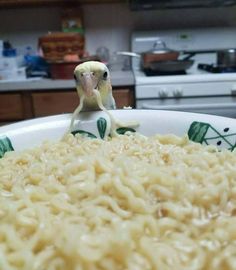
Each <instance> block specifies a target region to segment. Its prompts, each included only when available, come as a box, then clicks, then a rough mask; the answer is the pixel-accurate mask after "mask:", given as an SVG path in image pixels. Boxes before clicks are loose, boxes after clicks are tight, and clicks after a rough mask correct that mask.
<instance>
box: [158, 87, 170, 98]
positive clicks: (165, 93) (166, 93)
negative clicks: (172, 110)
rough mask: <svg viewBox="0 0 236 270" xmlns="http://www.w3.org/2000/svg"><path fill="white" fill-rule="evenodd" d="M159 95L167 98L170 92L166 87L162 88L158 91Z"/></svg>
mask: <svg viewBox="0 0 236 270" xmlns="http://www.w3.org/2000/svg"><path fill="white" fill-rule="evenodd" d="M158 95H159V97H160V98H167V97H168V92H167V91H166V90H165V89H161V90H159V91H158Z"/></svg>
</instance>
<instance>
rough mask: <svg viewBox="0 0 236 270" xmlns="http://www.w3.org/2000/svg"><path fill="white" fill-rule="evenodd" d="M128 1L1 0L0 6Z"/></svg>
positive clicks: (118, 1) (118, 0)
mask: <svg viewBox="0 0 236 270" xmlns="http://www.w3.org/2000/svg"><path fill="white" fill-rule="evenodd" d="M122 2H123V3H126V2H127V1H126V0H0V7H9V8H11V7H32V6H52V5H55V6H58V5H68V4H77V3H78V4H104V3H108V4H109V3H122Z"/></svg>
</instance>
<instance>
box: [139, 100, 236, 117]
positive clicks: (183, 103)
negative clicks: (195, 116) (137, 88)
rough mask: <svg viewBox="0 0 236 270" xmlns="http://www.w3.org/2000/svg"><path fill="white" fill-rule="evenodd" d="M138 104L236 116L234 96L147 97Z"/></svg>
mask: <svg viewBox="0 0 236 270" xmlns="http://www.w3.org/2000/svg"><path fill="white" fill-rule="evenodd" d="M136 105H137V108H138V109H150V110H173V111H185V112H195V113H205V114H213V115H219V116H225V117H232V118H236V100H235V97H232V96H228V97H207V98H206V97H202V98H199V97H198V98H183V99H178V100H174V99H163V100H161V99H150V100H149V99H147V100H138V101H137V104H136Z"/></svg>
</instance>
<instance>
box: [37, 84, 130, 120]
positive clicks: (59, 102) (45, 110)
mask: <svg viewBox="0 0 236 270" xmlns="http://www.w3.org/2000/svg"><path fill="white" fill-rule="evenodd" d="M113 96H114V98H115V101H116V105H117V109H121V108H123V107H124V106H125V107H127V106H134V97H133V91H132V90H131V89H128V88H127V89H115V90H113ZM78 104H79V97H78V95H77V93H76V91H63V92H62V91H53V92H39V93H32V106H33V114H34V116H35V117H40V116H47V115H53V114H60V113H71V112H73V111H74V110H75V108H76V107H77V106H78Z"/></svg>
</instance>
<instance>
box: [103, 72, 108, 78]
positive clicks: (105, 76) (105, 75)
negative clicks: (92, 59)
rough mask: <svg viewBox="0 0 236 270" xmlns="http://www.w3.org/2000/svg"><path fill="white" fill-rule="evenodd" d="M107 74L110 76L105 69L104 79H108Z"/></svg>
mask: <svg viewBox="0 0 236 270" xmlns="http://www.w3.org/2000/svg"><path fill="white" fill-rule="evenodd" d="M107 76H108V73H107V71H105V72H104V73H103V79H104V80H106V79H107Z"/></svg>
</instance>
